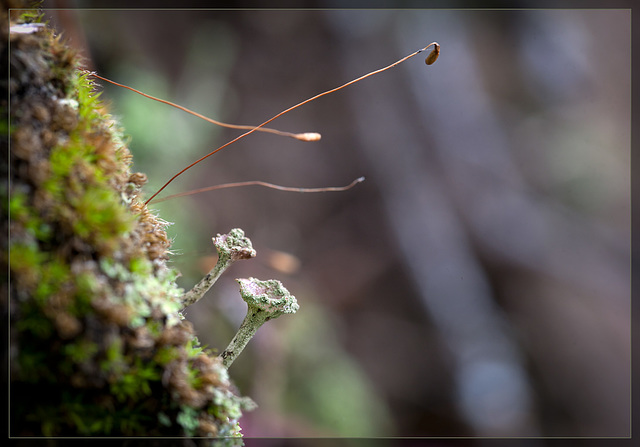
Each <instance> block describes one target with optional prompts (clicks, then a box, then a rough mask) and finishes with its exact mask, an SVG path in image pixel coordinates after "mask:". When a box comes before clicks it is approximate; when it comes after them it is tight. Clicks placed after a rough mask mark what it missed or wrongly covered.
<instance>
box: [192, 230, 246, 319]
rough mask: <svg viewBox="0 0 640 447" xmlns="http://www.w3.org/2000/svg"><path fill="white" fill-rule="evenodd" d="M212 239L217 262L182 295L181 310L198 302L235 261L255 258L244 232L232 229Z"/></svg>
mask: <svg viewBox="0 0 640 447" xmlns="http://www.w3.org/2000/svg"><path fill="white" fill-rule="evenodd" d="M212 239H213V245H214V246H215V247H216V251H217V252H218V261H217V262H216V265H215V266H214V267H213V268H212V269H211V271H210V272H209V273H207V274H206V276H205V277H204V278H202V280H200V282H199V283H198V284H196V285H195V286H194V287H193V289H191V290H189V291H188V292H187V293H185V294H184V296H183V297H182V305H183V308H184V307H187V306H191V305H192V304H194V303H196V302H198V301H199V300H200V298H202V297H203V296H204V294H205V293H207V291H208V290H209V289H210V288H211V287H212V286H213V285H214V284H215V283H216V281H217V280H218V278H220V275H222V274H223V273H224V271H225V270H227V269H228V268H229V267H230V266H231V264H233V263H234V262H235V261H237V260H239V259H251V258H253V257H255V256H256V251H255V250H254V249H253V247H252V245H251V240H250V239H249V238H248V237H245V235H244V231H242V230H241V229H240V228H234V229H233V230H231V231H230V232H229V233H228V234H223V235H220V234H218V235H217V236H216V237H214V238H212Z"/></svg>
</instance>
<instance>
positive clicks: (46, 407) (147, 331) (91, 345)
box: [0, 11, 253, 437]
mask: <svg viewBox="0 0 640 447" xmlns="http://www.w3.org/2000/svg"><path fill="white" fill-rule="evenodd" d="M0 14H3V15H4V14H6V13H5V12H4V11H3V12H2V13H0ZM30 17H31V18H32V17H36V15H31V16H30ZM0 19H1V20H0V22H2V23H3V24H2V25H1V26H2V27H4V28H5V29H3V31H6V32H7V33H6V34H5V35H9V41H8V42H5V46H4V48H2V51H1V52H2V53H3V54H4V55H6V54H7V51H8V52H9V54H10V59H8V58H7V57H5V58H4V59H3V60H4V61H7V60H9V63H10V79H9V82H8V83H6V84H3V88H6V89H8V93H9V95H7V94H6V93H7V92H5V94H4V95H2V96H1V97H2V98H3V99H2V101H5V102H3V103H2V111H3V113H5V115H6V112H7V111H9V118H10V121H9V122H10V125H9V129H5V130H6V132H5V136H6V133H9V141H10V157H9V166H8V167H5V166H3V171H5V172H7V173H8V174H9V186H8V188H6V187H5V188H3V189H2V194H3V197H4V198H5V200H4V201H3V203H5V204H6V206H5V207H4V211H5V212H6V213H7V214H8V215H9V219H8V226H9V228H8V229H9V231H10V237H9V241H8V242H9V245H8V246H7V245H3V253H4V255H5V256H4V257H3V260H4V262H8V266H9V272H10V287H9V293H10V297H9V305H10V306H9V309H10V337H11V340H10V345H11V350H10V398H11V400H10V405H11V407H10V408H11V426H10V434H11V435H12V436H48V437H49V436H79V435H80V436H203V437H226V436H231V437H234V436H240V427H239V423H238V420H239V418H240V416H241V415H242V411H243V410H245V409H249V408H251V407H252V405H253V404H252V402H251V401H250V400H248V399H246V398H241V397H239V396H237V395H236V394H234V393H233V392H232V386H231V383H230V380H229V377H228V374H227V370H226V368H225V367H224V366H223V364H222V360H221V359H219V358H218V357H215V356H214V355H212V353H211V352H209V351H208V350H206V349H204V348H203V347H202V346H200V344H199V343H198V340H197V338H196V336H195V334H194V331H193V328H192V326H191V324H190V323H189V322H188V321H186V320H184V319H182V318H181V316H180V314H179V309H180V308H181V306H182V302H181V298H182V296H183V293H184V291H183V290H182V289H180V288H179V287H178V286H177V285H176V283H175V279H176V277H177V272H175V271H173V270H172V269H170V268H168V267H167V264H166V261H167V257H168V256H167V254H168V250H169V247H170V241H169V240H168V238H167V234H166V232H165V227H166V225H167V223H166V222H164V221H163V220H161V219H159V218H158V217H157V216H155V215H153V214H152V213H151V212H150V211H149V210H148V209H147V207H146V206H145V205H144V204H143V202H142V200H141V199H140V198H139V194H140V188H141V186H142V185H143V184H144V183H145V181H146V177H145V176H144V174H140V173H132V172H131V171H130V165H131V154H130V153H129V151H128V149H127V147H126V144H125V142H126V139H125V138H124V137H123V136H122V130H121V129H120V128H119V126H118V124H117V122H116V121H115V120H114V119H113V118H112V117H110V116H109V115H108V114H107V113H106V112H105V109H104V106H103V104H102V103H101V101H100V99H99V94H97V93H96V92H95V91H94V89H93V85H92V83H91V80H90V78H89V77H88V75H87V74H86V73H83V72H81V71H79V70H78V57H77V55H76V54H75V53H74V52H73V51H71V50H70V49H69V48H68V47H66V46H65V45H64V44H63V43H62V42H61V40H60V38H59V37H57V36H56V35H55V34H54V32H53V31H52V30H51V29H49V28H47V27H44V26H37V27H36V26H31V27H28V26H27V27H21V25H20V23H19V21H20V20H24V16H23V19H19V18H17V17H13V16H12V22H11V27H12V28H13V30H12V31H11V32H10V33H9V30H7V29H6V24H7V23H8V20H7V17H6V16H4V17H0ZM7 43H8V47H7V46H6V44H7ZM4 72H5V73H6V72H7V71H6V70H5V71H4ZM7 97H9V98H10V103H9V104H7V103H6V100H5V99H4V98H7ZM5 234H6V233H5ZM4 271H6V270H4Z"/></svg>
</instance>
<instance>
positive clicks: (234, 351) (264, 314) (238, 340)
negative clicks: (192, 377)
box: [220, 278, 299, 367]
mask: <svg viewBox="0 0 640 447" xmlns="http://www.w3.org/2000/svg"><path fill="white" fill-rule="evenodd" d="M236 281H238V283H239V284H240V295H241V296H242V299H243V300H244V301H245V302H246V303H247V315H246V316H245V318H244V320H243V321H242V323H241V324H240V328H239V329H238V332H237V333H236V335H235V336H234V337H233V339H232V340H231V342H230V343H229V346H227V349H225V350H224V351H223V352H222V354H220V357H221V358H222V361H223V364H224V366H226V367H229V366H231V364H232V363H233V361H234V360H235V359H236V358H237V357H238V355H239V354H240V353H241V352H242V350H243V349H244V348H245V347H246V346H247V343H249V340H251V338H252V337H253V336H254V335H255V333H256V331H257V330H258V328H260V326H262V325H263V324H264V323H266V322H267V321H269V320H273V319H275V318H278V317H279V316H280V315H282V314H294V313H296V312H297V311H298V309H299V305H298V302H297V300H296V297H295V296H293V295H291V294H290V293H289V291H288V290H287V289H286V288H285V287H284V286H283V285H282V283H281V282H280V281H278V280H276V279H271V280H268V281H260V280H259V279H256V278H248V279H245V278H241V279H237V280H236Z"/></svg>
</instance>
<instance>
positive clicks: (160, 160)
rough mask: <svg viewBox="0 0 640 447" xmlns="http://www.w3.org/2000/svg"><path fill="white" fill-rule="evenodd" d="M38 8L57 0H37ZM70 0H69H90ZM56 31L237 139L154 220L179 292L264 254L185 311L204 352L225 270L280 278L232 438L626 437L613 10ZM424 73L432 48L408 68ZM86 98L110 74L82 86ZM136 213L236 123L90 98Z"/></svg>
mask: <svg viewBox="0 0 640 447" xmlns="http://www.w3.org/2000/svg"><path fill="white" fill-rule="evenodd" d="M44 6H45V7H56V6H58V7H59V6H63V7H73V6H77V5H75V4H73V3H68V2H57V3H55V2H47V1H45V3H44ZM81 6H86V5H85V4H83V5H81ZM47 16H48V17H50V18H51V20H52V23H53V24H54V25H55V26H57V28H58V29H59V30H60V31H62V32H63V34H64V35H65V36H66V37H67V38H68V39H70V41H71V44H73V45H77V46H78V47H79V48H81V49H82V51H83V52H84V54H85V55H86V62H87V66H89V67H91V68H92V69H95V70H97V71H98V73H99V74H101V75H103V76H106V77H108V78H110V79H113V80H115V81H118V82H121V83H124V84H127V85H130V86H132V87H134V88H137V89H140V90H142V91H144V92H146V93H148V94H151V95H154V96H158V97H161V98H163V99H167V100H171V101H174V102H177V103H179V104H181V105H183V106H186V107H188V108H191V109H193V110H196V111H198V112H200V113H203V114H205V115H208V116H210V117H212V118H215V119H219V120H223V121H227V122H233V123H239V124H253V125H257V124H259V123H261V122H262V121H265V120H266V119H267V118H270V117H271V116H273V115H275V114H276V113H278V112H280V111H281V110H283V109H286V108H287V107H289V106H291V105H293V104H296V103H298V102H300V101H302V100H304V99H306V98H308V97H311V96H313V95H315V94H317V93H320V92H322V91H325V90H328V89H330V88H333V87H336V86H338V85H341V84H343V83H344V82H347V81H349V80H351V79H353V78H356V77H358V76H361V75H363V74H365V73H367V72H369V71H372V70H375V69H378V68H381V67H383V66H386V65H388V64H390V63H392V62H394V61H396V60H398V59H400V58H401V57H403V56H405V55H407V54H410V53H411V52H413V51H415V50H417V49H419V48H422V47H424V46H425V45H427V44H428V43H430V42H432V41H434V40H435V41H438V42H439V43H440V45H441V50H442V51H441V55H440V58H439V60H438V61H437V62H436V63H435V64H434V65H432V66H426V65H425V64H424V62H423V60H424V56H423V55H418V56H417V57H415V58H413V59H411V60H409V61H407V62H405V63H403V64H401V65H399V66H397V67H396V68H394V69H392V70H389V71H387V72H385V73H383V74H379V75H376V76H375V77H372V78H368V79H366V80H364V81H362V82H361V83H358V84H355V85H353V86H350V87H348V88H347V89H345V90H341V91H340V92H338V93H335V94H333V95H330V96H327V97H323V98H321V99H319V100H317V101H315V102H313V103H311V104H308V105H305V106H304V107H303V108H300V109H297V110H295V111H294V112H292V113H290V114H288V115H286V116H284V117H282V118H280V119H278V120H276V121H275V122H273V123H272V126H273V127H276V128H278V129H281V130H287V131H293V132H305V131H317V132H320V133H322V135H323V137H322V140H321V141H319V142H316V143H302V142H298V141H295V140H291V139H286V138H283V137H277V136H273V135H266V134H257V133H254V134H252V135H250V136H249V137H247V138H246V139H244V140H242V141H240V142H238V143H236V144H234V145H233V146H230V147H228V148H227V149H225V150H223V151H221V152H220V153H219V154H216V155H215V156H213V157H211V158H209V159H207V160H206V161H204V162H202V163H201V164H199V165H197V166H196V167H194V168H193V169H191V170H190V171H187V173H185V174H184V175H183V176H182V177H180V178H179V179H178V180H176V181H175V182H174V183H173V184H172V185H171V186H170V187H169V188H168V189H167V194H171V193H177V192H182V191H186V190H189V189H193V188H198V187H204V186H209V185H214V184H219V183H225V182H236V181H245V180H263V181H268V182H273V183H278V184H281V185H286V186H301V187H318V186H339V185H346V184H348V183H349V182H351V181H352V180H353V179H355V178H357V177H359V176H365V177H366V181H365V182H364V183H362V184H361V185H358V186H357V187H356V188H354V189H351V190H349V191H347V192H340V193H335V192H331V193H322V194H296V193H290V192H278V191H274V190H269V189H263V188H259V187H247V188H236V189H226V190H219V191H214V192H209V193H204V194H200V195H195V196H190V197H187V198H181V199H175V200H172V201H167V202H163V203H158V204H157V205H152V206H151V208H153V209H156V210H158V212H159V213H160V215H161V217H162V218H164V219H166V220H168V221H171V222H175V224H174V225H173V226H172V227H171V228H170V229H169V232H170V234H171V236H172V237H173V238H174V239H175V243H174V250H175V252H176V255H175V256H174V257H173V264H174V265H175V267H176V268H178V269H179V270H180V271H181V272H182V273H183V277H182V278H180V280H179V282H180V284H181V286H182V287H184V288H187V289H188V288H190V287H191V286H192V285H193V284H194V283H195V282H197V281H198V280H199V278H200V277H201V276H202V275H203V274H204V272H206V270H207V269H208V268H210V267H211V266H212V263H213V262H215V252H214V250H213V246H212V244H211V237H212V236H214V235H215V234H216V233H225V232H228V231H229V230H230V229H231V228H235V227H240V228H243V229H244V230H245V232H246V233H247V235H248V236H249V237H250V238H251V239H252V241H253V243H254V246H255V247H256V249H257V251H258V257H257V258H256V260H252V261H250V262H246V261H243V262H241V263H238V264H236V265H234V267H233V268H232V270H231V271H230V272H228V273H226V274H225V275H224V276H223V278H222V279H221V280H220V282H219V283H218V284H217V285H216V287H214V289H212V290H211V291H210V292H209V294H208V296H207V297H206V299H204V300H203V301H201V302H200V303H198V304H197V305H194V306H193V307H192V308H189V309H188V310H187V315H186V316H187V318H188V319H189V320H191V321H192V322H193V323H194V324H195V326H196V329H197V332H198V336H199V338H200V340H201V342H202V343H204V344H207V345H208V346H210V347H214V348H217V349H219V350H222V349H224V347H225V346H226V344H227V343H228V341H229V340H230V339H231V337H232V336H233V334H234V332H235V329H236V328H237V326H238V325H239V323H240V321H241V319H242V318H243V316H244V312H245V307H246V306H245V305H244V303H243V302H242V300H241V299H240V297H239V294H238V286H237V284H236V283H235V281H234V278H236V277H248V276H255V277H258V278H261V279H270V278H276V279H280V280H282V281H283V283H284V284H285V286H286V287H287V288H288V289H289V290H290V291H291V292H292V293H293V294H294V295H296V297H297V298H298V302H299V303H300V305H301V309H300V311H299V312H298V314H296V315H295V316H285V317H282V318H281V319H279V320H277V321H275V322H272V323H268V324H267V325H265V326H264V327H263V328H262V329H261V330H260V331H259V332H258V334H257V336H256V337H255V338H254V340H253V341H252V342H251V343H250V345H249V347H248V348H247V350H246V351H245V352H244V353H243V354H242V355H241V356H240V358H239V359H238V361H237V362H236V363H234V365H233V366H232V367H231V368H230V374H231V376H232V377H233V378H234V380H235V381H236V384H237V385H238V388H239V389H240V391H241V392H242V393H243V394H245V395H249V396H251V397H252V398H253V399H254V400H255V401H256V402H257V403H258V404H259V408H258V409H257V410H256V411H254V412H253V413H250V414H247V415H246V416H245V417H244V418H243V420H242V426H243V432H244V434H245V436H275V437H278V436H303V437H315V436H488V437H494V436H517V437H521V436H587V437H594V436H605V437H609V436H616V437H626V436H629V435H630V402H631V397H630V391H631V386H630V381H631V348H630V334H631V319H630V305H631V304H630V303H631V299H630V295H631V291H630V289H631V286H630V284H631V278H630V255H631V249H630V243H631V242H630V240H631V237H630V232H631V228H630V215H631V210H630V170H631V168H630V134H631V124H630V123H631V121H630V110H631V74H630V72H631V12H630V11H629V10H603V9H600V10H423V9H413V10H335V9H334V10H295V11H294V10H233V11H229V10H117V9H112V10H92V9H85V10H75V9H71V10H66V11H60V10H58V11H54V10H49V11H47ZM425 56H426V55H425ZM101 84H104V83H101ZM104 91H105V93H104V94H103V95H104V96H103V97H104V99H105V100H107V101H108V102H110V103H111V111H112V112H113V114H115V115H117V116H118V117H119V118H120V119H121V121H122V123H123V125H124V126H125V128H126V131H127V133H128V134H129V135H130V136H131V145H130V147H131V150H132V152H133V154H134V157H135V165H134V169H136V170H139V171H142V172H145V173H147V174H148V175H149V178H150V183H149V184H148V185H147V189H146V191H147V197H148V196H149V195H151V194H152V193H153V192H154V191H155V190H156V189H157V188H158V187H159V186H161V185H162V184H163V183H164V182H165V181H166V180H168V179H169V178H170V177H171V176H172V175H173V174H175V173H176V172H178V171H179V170H180V169H181V168H183V167H184V166H186V165H187V164H189V163H191V162H193V161H195V160H196V159H197V158H199V157H200V156H202V155H204V154H206V153H208V152H210V151H211V150H213V149H215V148H216V147H218V146H220V145H221V144H223V143H225V142H226V141H228V140H230V139H231V138H233V137H235V136H237V135H238V134H239V133H240V132H238V131H230V130H226V129H219V128H216V127H214V126H212V125H210V124H208V123H206V122H204V121H201V120H198V119H197V118H195V117H192V116H189V115H186V114H184V113H182V112H179V111H178V110H175V109H172V108H170V107H168V106H166V105H163V104H160V103H157V102H153V101H150V100H148V99H145V98H143V97H141V96H138V95H136V94H134V93H132V92H130V91H127V90H123V89H118V88H114V87H112V86H109V85H104Z"/></svg>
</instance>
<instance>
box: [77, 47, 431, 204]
mask: <svg viewBox="0 0 640 447" xmlns="http://www.w3.org/2000/svg"><path fill="white" fill-rule="evenodd" d="M430 47H433V49H432V50H431V52H430V53H429V55H428V56H427V58H426V59H425V63H426V64H427V65H431V64H433V63H434V62H435V61H436V60H437V59H438V57H439V55H440V44H438V42H431V43H430V44H429V45H427V46H426V47H424V48H421V49H419V50H417V51H414V52H413V53H411V54H409V55H408V56H405V57H403V58H402V59H399V60H397V61H396V62H394V63H392V64H390V65H387V66H386V67H383V68H380V69H378V70H374V71H372V72H369V73H367V74H365V75H363V76H360V77H359V78H356V79H353V80H351V81H349V82H347V83H345V84H342V85H341V86H339V87H336V88H333V89H330V90H327V91H325V92H322V93H319V94H317V95H315V96H312V97H311V98H309V99H306V100H304V101H302V102H300V103H298V104H296V105H294V106H291V107H289V108H288V109H285V110H283V111H282V112H280V113H278V114H276V115H274V116H273V117H271V118H269V119H268V120H267V121H265V122H263V123H262V124H260V125H258V126H255V127H251V126H245V125H236V124H227V123H222V122H220V121H216V120H213V119H211V118H208V117H206V116H204V115H201V114H199V113H197V112H194V111H192V110H189V109H187V108H186V107H183V106H180V105H178V104H175V103H172V102H170V101H166V100H164V99H160V98H156V97H154V96H151V95H148V94H146V93H143V92H141V91H139V90H136V89H134V88H132V87H129V86H126V85H123V84H119V83H117V82H114V81H111V80H109V79H107V78H104V77H102V76H99V75H97V74H96V73H94V72H91V71H88V70H85V72H86V73H88V74H90V75H91V76H94V77H96V78H98V79H101V80H103V81H106V82H109V83H111V84H114V85H117V86H119V87H123V88H126V89H129V90H131V91H133V92H136V93H138V94H140V95H142V96H144V97H146V98H149V99H153V100H155V101H159V102H162V103H164V104H168V105H171V106H173V107H176V108H178V109H180V110H183V111H185V112H187V113H190V114H192V115H195V116H197V117H199V118H202V119H204V120H205V121H208V122H210V123H213V124H217V125H219V126H223V127H231V128H235V129H249V130H248V131H247V132H245V133H243V134H241V135H239V136H237V137H236V138H234V139H232V140H231V141H228V142H227V143H225V144H223V145H222V146H220V147H218V148H217V149H214V150H213V151H211V152H209V153H208V154H206V155H204V156H202V157H200V158H199V159H197V160H196V161H194V162H193V163H191V164H190V165H188V166H187V167H185V168H183V169H182V170H180V171H179V172H178V173H177V174H175V175H174V176H173V177H171V178H170V179H169V180H168V181H167V182H166V183H165V184H164V185H162V187H161V188H160V189H158V190H157V191H156V192H155V193H154V194H153V195H152V196H151V197H149V199H147V201H146V202H145V205H148V204H149V202H151V201H152V200H153V199H154V198H155V197H156V196H157V195H158V194H159V193H160V192H162V191H163V190H164V189H165V188H166V187H167V186H169V184H171V182H173V181H174V180H175V179H176V178H178V177H179V176H180V175H182V174H183V173H184V172H185V171H187V170H189V169H191V168H192V167H193V166H195V165H197V164H198V163H200V162H201V161H203V160H205V159H206V158H208V157H210V156H212V155H213V154H215V153H217V152H219V151H221V150H222V149H224V148H225V147H227V146H229V145H231V144H233V143H235V142H236V141H238V140H240V139H242V138H244V137H246V136H248V135H250V134H252V133H253V132H256V131H260V132H271V133H275V134H279V135H285V136H290V137H293V138H296V139H299V140H303V141H317V140H319V139H320V134H318V133H315V132H305V133H300V134H292V133H290V132H282V131H279V130H275V129H270V128H265V127H264V126H266V125H267V124H269V123H270V122H272V121H274V120H275V119H277V118H279V117H281V116H282V115H284V114H286V113H289V112H291V111H292V110H294V109H297V108H298V107H300V106H303V105H305V104H307V103H309V102H311V101H314V100H316V99H318V98H320V97H322V96H325V95H328V94H330V93H334V92H337V91H338V90H341V89H343V88H345V87H347V86H349V85H351V84H355V83H356V82H359V81H362V80H363V79H366V78H368V77H370V76H373V75H375V74H378V73H382V72H383V71H386V70H388V69H390V68H393V67H395V66H396V65H398V64H401V63H402V62H404V61H406V60H408V59H411V58H412V57H414V56H416V55H417V54H419V53H422V52H423V51H426V50H427V49H429V48H430ZM359 180H360V179H358V180H356V181H354V182H353V183H352V184H351V185H349V186H348V187H344V188H346V189H348V188H350V187H351V186H353V185H355V184H356V183H359ZM243 183H252V184H256V185H261V186H268V187H275V188H276V189H284V190H297V191H298V192H310V191H303V189H304V188H287V187H279V186H277V185H272V184H266V182H260V181H255V182H243ZM242 186H246V185H242ZM220 187H229V186H226V185H218V187H217V188H218V189H219V188H220ZM212 189H216V187H212ZM309 189H311V190H313V189H316V188H309ZM205 190H207V189H206V188H205ZM328 190H336V189H335V188H328ZM198 192H202V190H198ZM313 192H316V191H313ZM195 193H196V192H195V191H189V192H188V193H185V194H183V195H189V194H195ZM173 197H174V196H169V198H173ZM163 200H168V198H165V199H163Z"/></svg>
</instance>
